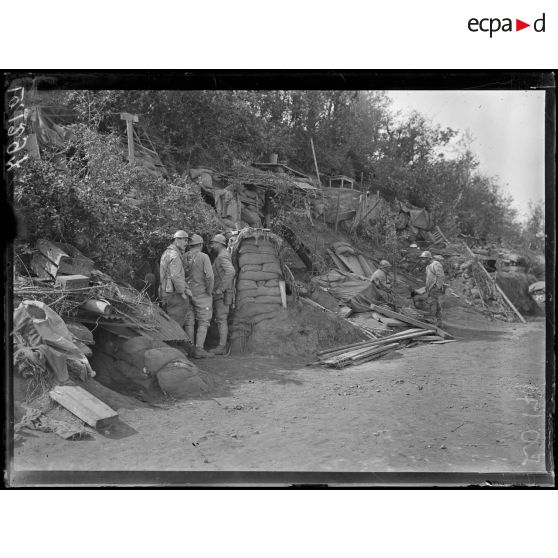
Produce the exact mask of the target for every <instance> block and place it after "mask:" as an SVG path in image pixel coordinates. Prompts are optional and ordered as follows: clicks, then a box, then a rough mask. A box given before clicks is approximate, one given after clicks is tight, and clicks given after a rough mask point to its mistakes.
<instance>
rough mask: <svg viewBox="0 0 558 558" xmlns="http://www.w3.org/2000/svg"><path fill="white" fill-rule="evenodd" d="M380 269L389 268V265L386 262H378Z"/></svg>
mask: <svg viewBox="0 0 558 558" xmlns="http://www.w3.org/2000/svg"><path fill="white" fill-rule="evenodd" d="M382 267H391V264H390V263H389V262H388V261H387V260H382V261H381V262H380V269H381V268H382Z"/></svg>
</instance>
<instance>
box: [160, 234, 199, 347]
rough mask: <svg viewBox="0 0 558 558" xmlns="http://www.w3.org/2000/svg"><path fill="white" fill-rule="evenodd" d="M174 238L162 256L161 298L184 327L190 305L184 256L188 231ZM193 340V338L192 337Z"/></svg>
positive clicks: (170, 314) (168, 310) (162, 303)
mask: <svg viewBox="0 0 558 558" xmlns="http://www.w3.org/2000/svg"><path fill="white" fill-rule="evenodd" d="M173 238H174V240H173V242H172V244H170V245H169V246H168V247H167V249H166V250H165V251H164V252H163V255H162V256H161V263H160V266H159V277H160V284H159V298H160V300H161V306H162V307H163V309H164V310H165V311H166V313H167V314H168V315H169V316H170V317H171V318H172V319H173V320H174V321H176V322H177V323H178V324H179V325H180V327H184V323H185V320H186V314H187V312H188V308H189V307H190V298H189V297H190V295H191V294H192V293H191V292H190V289H189V288H188V285H187V283H186V274H185V270H184V264H183V260H182V258H183V257H184V252H185V250H186V246H187V244H188V233H187V232H186V231H176V232H175V233H174V237H173ZM192 341H193V339H192Z"/></svg>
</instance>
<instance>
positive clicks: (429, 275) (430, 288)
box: [426, 260, 445, 324]
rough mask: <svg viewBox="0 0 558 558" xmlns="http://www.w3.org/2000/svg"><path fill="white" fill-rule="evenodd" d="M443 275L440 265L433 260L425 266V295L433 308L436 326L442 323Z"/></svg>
mask: <svg viewBox="0 0 558 558" xmlns="http://www.w3.org/2000/svg"><path fill="white" fill-rule="evenodd" d="M444 280H445V273H444V268H443V266H442V264H441V263H440V262H439V261H436V260H433V261H432V262H431V263H429V264H428V265H427V266H426V294H427V295H428V298H429V299H430V301H431V303H432V306H434V315H435V316H436V320H437V321H438V324H440V323H441V321H442V306H441V304H440V296H441V295H443V294H444Z"/></svg>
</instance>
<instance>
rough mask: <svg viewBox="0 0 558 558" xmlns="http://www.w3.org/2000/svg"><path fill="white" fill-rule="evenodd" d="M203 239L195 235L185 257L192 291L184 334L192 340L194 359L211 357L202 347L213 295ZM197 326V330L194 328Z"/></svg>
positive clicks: (209, 263)
mask: <svg viewBox="0 0 558 558" xmlns="http://www.w3.org/2000/svg"><path fill="white" fill-rule="evenodd" d="M202 248H203V239H202V237H201V236H199V235H197V234H193V235H192V237H191V238H190V251H189V252H188V253H187V254H186V256H185V262H186V271H187V274H188V277H189V286H190V290H191V291H192V304H191V306H190V308H189V309H188V312H187V314H186V325H185V329H186V333H187V334H188V336H189V337H190V339H192V340H193V339H194V332H195V348H194V354H193V355H192V356H193V357H194V358H207V357H212V356H213V354H212V353H209V352H207V351H206V350H205V349H204V348H203V346H204V344H205V337H206V335H207V329H208V327H209V324H210V322H211V314H212V307H213V304H212V293H213V282H214V278H213V269H212V268H211V261H210V260H209V256H208V255H207V254H204V253H203V252H202ZM196 324H197V330H196V328H195V326H196Z"/></svg>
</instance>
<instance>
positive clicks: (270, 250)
mask: <svg viewBox="0 0 558 558" xmlns="http://www.w3.org/2000/svg"><path fill="white" fill-rule="evenodd" d="M239 253H240V254H277V248H275V246H273V245H271V244H269V245H264V246H257V245H255V244H246V242H243V243H242V246H241V247H240V249H239Z"/></svg>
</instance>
